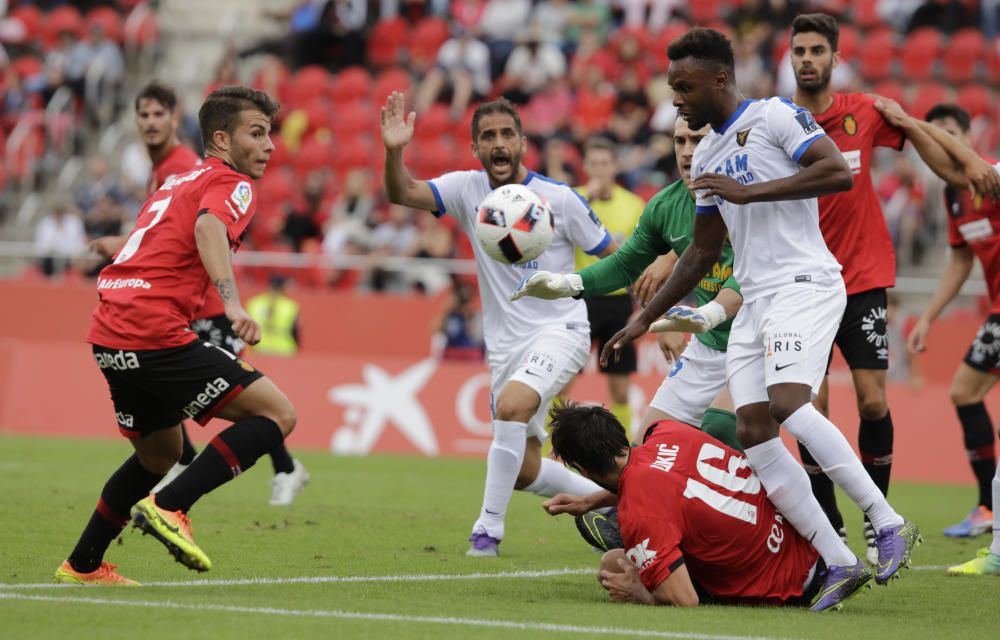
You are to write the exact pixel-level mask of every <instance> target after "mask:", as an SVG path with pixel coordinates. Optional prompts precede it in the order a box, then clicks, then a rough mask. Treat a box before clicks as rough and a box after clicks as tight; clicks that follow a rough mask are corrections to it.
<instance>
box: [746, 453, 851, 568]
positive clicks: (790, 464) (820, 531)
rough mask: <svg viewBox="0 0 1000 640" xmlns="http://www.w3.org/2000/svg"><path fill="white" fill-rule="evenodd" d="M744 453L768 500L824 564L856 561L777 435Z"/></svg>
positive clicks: (841, 563)
mask: <svg viewBox="0 0 1000 640" xmlns="http://www.w3.org/2000/svg"><path fill="white" fill-rule="evenodd" d="M745 453H746V456H747V460H749V461H750V466H751V467H753V470H754V472H755V473H756V474H757V477H758V478H759V479H760V483H761V485H762V486H763V487H764V490H765V491H766V492H767V497H768V499H769V500H770V501H771V503H772V504H773V505H774V506H775V507H776V508H777V509H778V511H779V512H780V513H781V515H783V516H784V517H785V519H787V520H788V522H790V523H791V525H792V526H793V527H795V530H796V531H798V532H799V534H801V535H802V537H803V538H805V539H806V540H808V541H809V542H810V544H812V546H813V547H814V548H815V549H816V551H818V552H819V555H820V556H822V557H823V561H824V562H826V564H827V565H835V566H838V567H853V566H854V565H855V564H857V562H858V558H857V556H855V555H854V553H852V552H851V550H850V549H848V548H847V545H845V544H844V541H843V540H841V539H840V536H839V535H838V534H837V532H836V530H834V528H833V525H831V524H830V520H829V519H828V518H827V517H826V514H825V513H823V508H822V507H820V506H819V502H817V501H816V498H815V496H813V494H812V490H811V489H810V485H809V476H807V475H806V472H805V469H803V468H802V465H800V464H799V463H798V461H797V460H796V459H795V458H794V457H793V456H792V454H791V453H789V451H788V449H786V448H785V445H784V444H783V443H782V442H781V439H780V438H774V439H773V440H768V441H767V442H764V443H762V444H758V445H756V446H754V447H750V448H748V449H747V450H746V451H745Z"/></svg>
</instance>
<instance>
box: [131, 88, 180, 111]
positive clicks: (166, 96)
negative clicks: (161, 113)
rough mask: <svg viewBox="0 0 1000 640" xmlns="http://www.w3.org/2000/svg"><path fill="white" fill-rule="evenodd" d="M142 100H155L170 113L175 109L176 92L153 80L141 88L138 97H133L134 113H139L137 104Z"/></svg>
mask: <svg viewBox="0 0 1000 640" xmlns="http://www.w3.org/2000/svg"><path fill="white" fill-rule="evenodd" d="M142 100H156V101H157V102H159V103H160V104H162V105H163V106H164V107H166V108H167V111H171V112H172V111H173V110H174V109H176V108H177V92H176V91H174V88H173V87H171V86H170V85H167V84H163V83H162V82H159V81H157V80H153V81H152V82H150V83H149V84H147V85H146V86H145V87H143V88H142V90H141V91H140V92H139V95H137V96H136V97H135V110H136V111H139V102H140V101H142Z"/></svg>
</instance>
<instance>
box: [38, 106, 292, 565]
mask: <svg viewBox="0 0 1000 640" xmlns="http://www.w3.org/2000/svg"><path fill="white" fill-rule="evenodd" d="M278 108H279V107H278V104H277V103H276V102H275V101H274V100H273V99H271V98H270V96H268V95H267V94H265V93H263V92H260V91H256V90H253V89H249V88H246V87H225V88H222V89H219V90H217V91H215V92H213V93H212V94H211V95H209V97H208V98H207V99H206V101H205V103H204V105H202V107H201V110H200V111H199V114H198V119H199V124H200V126H201V130H202V135H203V137H204V141H205V149H206V154H207V156H208V159H207V160H206V161H205V163H204V164H203V165H201V166H200V167H196V168H195V169H194V170H192V171H189V172H187V173H184V174H181V175H176V176H174V177H173V178H171V179H170V180H168V181H167V182H166V183H165V184H163V185H162V186H161V187H160V189H159V190H158V191H157V192H156V193H154V194H153V195H152V196H151V197H150V198H149V199H148V200H147V201H146V203H145V205H144V206H143V209H142V212H141V213H140V214H139V218H138V220H137V224H136V227H135V229H134V230H133V231H132V233H131V235H129V237H128V240H127V241H126V243H125V245H124V247H122V249H121V251H119V252H118V254H117V256H116V257H115V260H114V262H113V263H112V264H111V265H109V266H108V267H106V268H105V269H104V270H103V271H102V272H101V274H100V276H99V278H98V283H97V290H98V297H99V300H100V302H99V304H98V307H97V309H96V310H95V311H94V317H93V320H92V322H91V326H90V331H89V332H88V334H87V341H88V342H90V343H91V344H92V348H93V353H94V359H95V361H96V363H97V365H98V367H99V368H100V370H101V373H102V374H103V375H104V377H105V379H106V380H107V382H108V387H109V390H110V392H111V399H112V402H113V403H114V407H115V418H116V420H117V422H118V426H119V429H120V431H121V433H122V434H123V435H124V436H125V437H127V438H128V439H129V441H130V443H131V444H132V446H133V447H134V449H135V454H134V455H132V456H131V457H129V458H128V459H127V460H126V461H125V463H124V464H123V465H122V466H121V467H120V468H119V469H118V470H117V471H116V472H115V473H114V474H113V475H112V476H111V478H110V479H109V480H108V482H107V483H106V484H105V486H104V489H103V491H102V492H101V499H100V500H99V501H98V504H97V509H96V510H95V511H94V514H93V515H92V516H91V518H90V521H89V522H88V524H87V526H86V528H85V529H84V531H83V534H82V535H81V537H80V540H79V542H78V543H77V545H76V548H74V550H73V552H72V553H71V554H70V556H69V558H68V559H67V560H66V561H65V562H64V563H63V564H62V566H60V567H59V569H57V571H56V574H55V577H56V580H57V581H60V582H69V583H77V584H117V585H125V584H134V583H133V582H132V581H131V580H128V579H127V578H123V577H122V576H120V575H119V574H118V573H117V572H116V571H115V568H114V566H113V565H110V564H108V563H107V562H104V559H103V558H104V553H105V552H106V550H107V547H108V545H109V544H110V543H111V541H112V540H113V539H114V538H115V537H116V536H117V535H118V533H119V532H120V531H121V529H122V528H123V527H124V526H125V524H126V523H127V522H128V520H129V514H130V513H131V516H132V520H133V522H134V523H135V525H136V526H137V527H139V528H141V529H142V530H143V531H144V532H146V533H149V534H151V535H153V536H154V537H156V538H157V539H158V540H160V541H161V542H162V543H163V544H164V546H166V547H167V549H168V550H169V551H170V553H171V554H172V555H173V556H174V557H175V558H176V559H177V560H178V561H179V562H181V563H183V564H185V565H186V566H188V567H190V568H192V569H197V570H199V571H206V570H208V569H209V568H210V567H211V561H210V560H209V558H208V556H207V555H206V554H205V553H204V551H202V550H201V549H200V548H199V547H198V545H197V544H195V542H194V539H193V536H192V531H191V526H190V522H189V520H188V517H187V512H188V511H189V510H190V508H191V506H192V505H193V504H194V503H195V502H196V501H197V500H198V499H199V498H200V497H201V496H202V495H204V494H205V493H208V492H209V491H211V490H213V489H215V488H216V487H218V486H220V485H222V484H224V483H225V482H228V481H229V480H231V479H233V478H234V477H236V476H237V475H239V474H240V473H241V472H242V471H244V470H245V469H248V468H249V467H251V466H252V465H253V464H254V463H255V462H256V460H257V458H259V457H260V456H261V455H264V454H265V453H267V452H268V451H270V450H272V449H273V448H274V447H276V446H277V445H278V444H279V443H281V442H282V441H283V440H284V438H285V437H286V436H287V435H288V434H289V433H291V431H292V429H293V428H294V427H295V410H294V408H293V407H292V405H291V403H290V402H289V401H288V398H287V397H286V396H285V395H284V394H283V393H282V392H281V390H279V389H278V388H277V387H276V386H275V385H274V383H272V382H271V381H270V379H268V378H267V377H265V376H264V375H263V374H261V373H260V372H259V371H257V370H256V369H254V368H253V367H252V366H250V365H249V364H247V363H246V362H244V361H242V360H240V359H239V358H238V357H236V356H234V355H232V354H230V353H228V352H226V351H224V350H223V349H220V348H217V347H215V346H214V345H211V344H208V343H204V342H201V341H199V340H198V337H197V335H196V334H195V333H194V332H193V331H191V329H190V327H189V323H190V320H191V318H193V317H194V314H195V312H196V311H197V310H198V308H199V307H201V305H202V303H203V301H204V297H205V290H206V287H207V285H208V283H209V282H211V283H214V284H215V287H216V289H217V291H218V293H219V296H220V298H221V299H222V301H223V303H224V305H225V310H226V315H227V317H228V318H229V319H230V321H231V322H232V324H233V329H234V331H235V332H236V334H237V335H238V336H239V337H240V338H241V339H242V340H245V341H246V342H249V343H250V344H253V343H255V342H257V341H258V340H259V339H260V327H259V326H258V325H257V323H256V322H254V321H253V319H252V318H251V317H250V316H249V314H247V312H246V310H245V309H244V308H243V306H242V304H241V302H240V298H239V293H238V291H237V288H236V283H235V281H234V278H233V270H232V264H231V258H230V255H231V252H232V251H233V250H235V249H236V248H237V247H238V246H239V242H240V237H241V235H242V234H243V231H244V230H245V229H246V227H247V225H248V224H249V223H250V220H251V219H252V218H253V215H254V211H255V207H256V198H255V192H254V185H253V181H254V180H256V179H258V178H260V177H261V175H263V173H264V169H265V168H266V166H267V161H268V159H269V157H270V155H271V152H272V151H273V150H274V145H273V144H272V143H271V139H270V135H269V132H270V128H271V122H272V120H273V118H274V115H275V114H276V113H277V111H278ZM185 417H188V418H192V419H194V420H196V421H197V422H199V423H200V424H205V423H206V422H207V421H208V420H210V419H211V418H213V417H219V418H222V419H224V420H229V421H231V422H232V423H233V424H232V425H231V426H229V427H228V428H226V429H224V430H223V431H221V432H220V433H219V434H218V435H217V436H216V437H215V438H214V439H213V440H212V441H211V443H209V445H208V446H207V447H206V448H205V450H204V451H203V452H202V454H201V455H200V456H198V457H197V458H196V459H195V461H194V462H193V463H192V464H191V465H190V466H189V467H188V468H187V469H186V470H185V471H184V472H183V473H181V474H180V475H179V476H178V477H177V478H176V479H175V480H174V481H173V482H171V483H170V484H169V485H167V486H166V487H164V488H163V489H161V490H160V491H159V492H158V493H157V494H155V495H148V497H144V496H147V494H148V493H149V491H150V489H152V487H153V486H154V485H156V483H157V482H158V481H159V480H160V478H162V477H163V475H164V474H165V473H166V472H167V470H169V469H170V468H171V467H172V466H173V465H174V463H176V462H177V459H178V457H179V456H180V449H181V436H180V424H181V421H182V420H183V419H184V418H185Z"/></svg>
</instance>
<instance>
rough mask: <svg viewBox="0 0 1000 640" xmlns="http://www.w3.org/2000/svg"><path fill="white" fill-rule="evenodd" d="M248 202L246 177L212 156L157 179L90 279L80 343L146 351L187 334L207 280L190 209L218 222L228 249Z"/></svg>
mask: <svg viewBox="0 0 1000 640" xmlns="http://www.w3.org/2000/svg"><path fill="white" fill-rule="evenodd" d="M256 206H257V200H256V192H255V190H254V185H253V181H252V180H251V179H250V178H249V177H248V176H246V175H244V174H242V173H238V172H236V171H235V170H234V169H232V168H230V167H229V166H227V165H226V164H225V163H223V162H222V161H221V160H219V159H218V158H209V159H207V160H206V161H205V163H204V164H202V165H201V166H200V167H197V168H195V169H194V170H193V171H190V172H188V173H185V174H181V175H178V176H175V177H174V178H172V179H170V180H168V181H167V182H166V183H164V184H163V186H161V187H160V189H159V190H158V191H157V192H156V193H154V194H153V195H152V196H150V198H149V199H148V200H147V201H146V203H145V204H144V205H143V208H142V212H141V213H140V214H139V218H138V219H137V220H136V225H135V229H133V230H132V233H131V234H130V235H129V237H128V240H127V241H126V242H125V246H124V247H122V250H121V251H119V252H118V255H117V256H115V261H114V262H113V263H112V264H110V265H108V266H107V267H105V268H104V269H103V270H102V271H101V274H100V276H99V277H98V280H97V292H98V298H99V299H100V304H98V306H97V310H96V311H94V317H93V320H92V322H91V325H90V332H89V333H88V334H87V342H90V343H93V344H98V345H101V346H104V347H110V348H113V349H130V350H147V349H169V348H171V347H179V346H181V345H185V344H187V343H189V342H191V341H193V340H195V339H196V335H195V334H194V333H193V332H192V331H191V330H190V328H189V326H188V325H189V324H190V323H191V321H192V320H193V319H194V318H195V313H196V312H197V311H198V309H199V308H201V306H202V303H203V301H204V299H205V289H206V288H207V287H208V284H209V282H208V280H209V279H208V274H207V273H206V272H205V268H204V266H203V265H202V262H201V257H200V255H199V254H198V246H197V244H196V242H195V237H194V225H195V222H196V220H197V219H198V215H199V214H200V212H203V211H204V212H207V214H210V215H214V216H215V217H217V218H218V219H220V220H222V221H223V222H224V223H225V225H226V229H227V232H228V235H229V244H230V246H231V247H232V248H233V249H234V250H235V249H236V248H237V247H238V246H239V242H240V236H241V235H242V234H243V231H244V229H246V227H247V225H248V224H249V223H250V220H251V219H252V218H253V214H254V211H255V209H256Z"/></svg>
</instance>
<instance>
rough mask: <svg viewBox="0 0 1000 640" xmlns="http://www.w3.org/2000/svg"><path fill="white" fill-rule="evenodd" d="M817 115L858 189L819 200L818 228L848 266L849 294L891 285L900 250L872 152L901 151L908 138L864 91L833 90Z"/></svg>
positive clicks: (833, 251)
mask: <svg viewBox="0 0 1000 640" xmlns="http://www.w3.org/2000/svg"><path fill="white" fill-rule="evenodd" d="M814 117H815V118H816V122H818V123H819V125H820V126H821V127H823V130H824V131H826V134H827V135H828V136H830V138H831V139H832V140H833V141H834V142H835V143H837V147H838V148H840V152H841V153H842V154H844V159H845V160H847V164H848V165H849V166H850V167H851V173H853V174H854V188H853V189H851V190H850V191H843V192H840V193H834V194H831V195H828V196H823V197H821V198H820V199H819V226H820V229H821V230H822V232H823V238H824V239H825V240H826V246H827V247H829V248H830V252H831V253H833V255H834V257H836V258H837V261H838V262H839V263H840V264H841V266H842V267H843V268H844V270H843V272H842V275H843V276H844V284H845V285H846V287H847V294H848V295H851V294H853V293H861V292H862V291H868V290H869V289H879V288H883V287H891V286H893V285H895V284H896V254H895V252H894V251H893V248H892V238H891V237H889V229H888V227H886V224H885V215H884V214H883V213H882V206H881V205H880V204H879V199H878V195H877V194H876V193H875V186H874V185H873V184H872V175H871V166H872V153H873V152H874V150H875V147H891V148H893V149H902V148H903V143H904V142H905V141H906V137H905V136H904V135H903V132H902V131H901V130H900V129H897V128H896V127H893V126H892V125H890V124H889V123H888V122H886V121H885V118H883V117H882V114H880V113H879V112H878V111H876V110H875V100H874V98H871V97H869V96H868V95H865V94H863V93H834V94H833V104H832V105H830V108H829V109H827V110H826V111H824V112H823V113H817V114H814Z"/></svg>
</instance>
